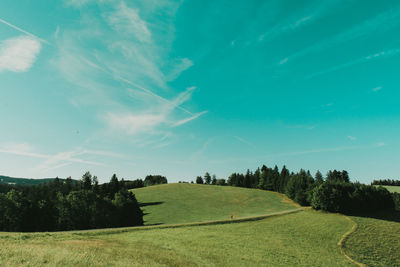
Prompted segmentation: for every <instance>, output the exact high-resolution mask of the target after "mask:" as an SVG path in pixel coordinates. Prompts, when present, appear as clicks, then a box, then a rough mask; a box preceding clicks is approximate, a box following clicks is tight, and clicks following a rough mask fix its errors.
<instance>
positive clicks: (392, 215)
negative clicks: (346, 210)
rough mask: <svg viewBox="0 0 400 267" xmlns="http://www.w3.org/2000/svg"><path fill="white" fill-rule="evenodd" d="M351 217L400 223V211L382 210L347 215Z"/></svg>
mask: <svg viewBox="0 0 400 267" xmlns="http://www.w3.org/2000/svg"><path fill="white" fill-rule="evenodd" d="M346 215H351V216H358V217H365V218H373V219H378V220H384V221H390V222H400V211H396V210H382V211H374V212H362V213H357V214H354V213H353V214H346Z"/></svg>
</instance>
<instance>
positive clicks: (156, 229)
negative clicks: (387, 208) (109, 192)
mask: <svg viewBox="0 0 400 267" xmlns="http://www.w3.org/2000/svg"><path fill="white" fill-rule="evenodd" d="M134 192H135V193H136V195H137V198H138V200H139V201H140V202H141V203H142V204H144V206H143V208H144V209H145V211H146V212H147V213H148V214H147V215H146V216H145V220H147V223H148V224H155V223H161V224H164V225H155V226H145V227H130V228H116V229H104V230H89V231H71V232H58V233H1V232H0V266H355V264H353V263H351V262H350V261H349V260H348V259H346V257H345V256H344V255H343V254H342V252H341V250H340V247H339V246H338V242H339V240H341V239H342V237H343V236H344V235H345V233H351V234H350V235H349V236H348V238H347V239H345V240H344V245H343V251H344V252H345V253H346V254H348V255H349V256H350V257H351V258H353V259H355V260H357V261H359V262H362V263H366V264H368V266H400V253H398V248H399V246H400V223H399V221H400V220H399V217H396V216H394V215H396V214H389V215H390V216H392V215H393V216H392V217H391V218H390V216H389V217H388V216H387V214H386V215H385V216H380V217H378V216H377V217H376V218H371V217H357V216H352V217H351V219H350V218H348V217H346V216H343V215H341V214H333V213H325V212H318V211H313V210H303V211H299V212H297V213H290V214H286V215H280V216H273V217H268V218H264V219H257V220H249V221H241V222H235V221H234V220H231V219H230V218H231V217H230V216H232V215H234V216H236V217H240V218H241V217H245V216H250V215H259V214H265V213H271V212H275V211H278V212H279V211H282V210H292V209H294V208H296V207H295V206H294V205H293V203H291V202H290V201H288V200H287V199H285V198H283V197H282V195H280V194H276V193H272V192H268V191H260V190H254V189H243V188H234V187H220V186H209V185H188V184H169V185H160V186H153V187H148V188H142V189H135V190H134ZM179 207H182V208H181V209H179ZM218 211H219V212H218ZM186 215H187V217H186ZM397 215H398V214H397ZM211 219H212V220H217V219H218V220H219V219H226V222H225V223H221V222H220V223H219V224H209V225H198V224H197V225H194V224H192V225H185V224H180V225H174V226H171V225H167V224H169V223H186V222H190V221H206V220H211ZM354 222H356V223H357V225H358V227H355V223H354ZM351 229H353V230H355V232H350V230H351Z"/></svg>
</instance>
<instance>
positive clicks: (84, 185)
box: [81, 172, 92, 190]
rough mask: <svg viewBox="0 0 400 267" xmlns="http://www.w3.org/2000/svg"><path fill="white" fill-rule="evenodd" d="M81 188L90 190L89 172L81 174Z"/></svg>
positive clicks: (90, 177)
mask: <svg viewBox="0 0 400 267" xmlns="http://www.w3.org/2000/svg"><path fill="white" fill-rule="evenodd" d="M81 182H82V188H83V190H90V189H92V175H91V174H90V172H86V173H85V174H84V175H83V176H82V180H81Z"/></svg>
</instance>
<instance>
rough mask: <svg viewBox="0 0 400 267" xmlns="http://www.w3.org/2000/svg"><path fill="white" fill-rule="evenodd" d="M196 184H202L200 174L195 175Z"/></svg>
mask: <svg viewBox="0 0 400 267" xmlns="http://www.w3.org/2000/svg"><path fill="white" fill-rule="evenodd" d="M196 184H204V181H203V178H202V177H201V176H197V177H196Z"/></svg>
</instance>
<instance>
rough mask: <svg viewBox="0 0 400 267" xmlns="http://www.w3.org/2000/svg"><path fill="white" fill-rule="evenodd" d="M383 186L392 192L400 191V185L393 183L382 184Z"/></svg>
mask: <svg viewBox="0 0 400 267" xmlns="http://www.w3.org/2000/svg"><path fill="white" fill-rule="evenodd" d="M381 186H382V187H384V188H386V189H387V190H389V192H391V193H400V186H393V185H381Z"/></svg>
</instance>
